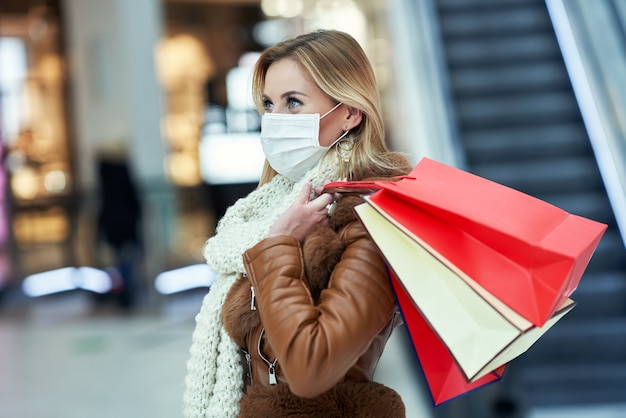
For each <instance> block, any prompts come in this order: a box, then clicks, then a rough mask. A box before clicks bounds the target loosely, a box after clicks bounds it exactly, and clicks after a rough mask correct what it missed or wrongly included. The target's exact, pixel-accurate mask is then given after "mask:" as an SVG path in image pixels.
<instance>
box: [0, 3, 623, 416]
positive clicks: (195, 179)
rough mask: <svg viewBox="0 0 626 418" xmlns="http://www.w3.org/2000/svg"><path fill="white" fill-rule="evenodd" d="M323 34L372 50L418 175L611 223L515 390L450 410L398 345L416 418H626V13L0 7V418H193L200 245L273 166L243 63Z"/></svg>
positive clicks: (517, 375) (503, 387) (397, 361)
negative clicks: (450, 169) (446, 173)
mask: <svg viewBox="0 0 626 418" xmlns="http://www.w3.org/2000/svg"><path fill="white" fill-rule="evenodd" d="M316 28H334V29H339V30H343V31H346V32H349V33H351V34H352V35H353V36H355V38H357V39H358V40H359V42H360V43H361V44H362V46H363V47H364V49H365V50H366V51H367V53H368V55H369V57H370V59H371V61H372V63H373V65H374V68H375V71H376V74H377V78H378V81H379V84H380V90H381V97H382V102H383V111H384V116H385V119H386V126H387V130H388V141H389V144H390V147H391V148H393V149H395V150H400V151H404V152H406V153H408V155H409V157H410V159H411V160H412V162H413V163H416V162H417V161H418V160H419V159H420V158H421V157H423V156H428V157H430V158H433V159H436V160H439V161H442V162H445V163H448V164H451V165H455V166H457V167H461V168H463V169H466V170H468V171H471V172H473V173H476V174H478V175H480V176H483V177H486V178H489V179H491V180H494V181H497V182H499V183H503V184H505V185H508V186H510V187H514V188H516V189H518V190H521V191H523V192H525V193H528V194H531V195H533V196H536V197H539V198H541V199H544V200H546V201H548V202H550V203H553V204H555V205H557V206H559V207H561V208H563V209H565V210H568V211H570V212H572V213H575V214H578V215H582V216H586V217H589V218H592V219H594V220H597V221H600V222H604V223H606V224H608V225H609V229H608V231H607V233H606V234H605V236H604V238H603V239H602V241H601V243H600V245H599V247H598V249H597V251H596V253H595V255H594V257H593V258H592V260H591V263H590V265H589V268H588V270H587V271H586V273H585V275H584V276H583V278H582V280H581V283H580V286H579V288H578V289H577V291H576V292H575V293H574V296H573V298H574V299H575V300H576V301H577V302H578V306H577V307H576V308H575V309H574V310H573V311H572V312H571V313H570V314H568V315H567V316H566V317H565V318H564V319H563V320H561V321H560V322H559V323H558V324H557V325H556V326H555V327H554V328H553V329H551V330H550V332H548V333H547V334H546V335H545V336H544V337H542V338H541V339H540V340H539V341H538V342H537V343H536V344H535V345H534V346H533V347H532V348H531V349H530V350H529V351H528V352H527V353H525V354H524V355H522V356H521V357H520V358H518V359H516V360H515V361H514V362H512V364H511V365H510V367H509V369H508V371H507V374H506V375H505V378H504V380H503V381H501V382H499V383H496V384H493V385H490V386H489V387H486V388H483V389H480V390H478V391H476V392H473V393H471V394H470V395H468V396H465V397H463V398H461V399H458V400H455V401H453V402H451V403H448V404H446V405H443V406H441V407H439V408H437V409H433V408H432V406H431V403H430V399H429V394H428V391H427V389H425V386H424V384H423V380H422V377H421V374H420V371H419V368H418V366H417V364H416V360H415V358H414V356H413V354H412V352H411V347H410V344H409V343H408V342H407V340H406V336H405V335H404V334H403V331H402V330H400V331H399V332H397V333H396V335H397V336H395V337H394V339H393V340H392V344H390V348H389V350H388V351H387V352H386V354H385V356H384V358H383V360H382V361H381V372H380V375H379V378H380V379H381V380H383V381H385V382H386V383H387V384H389V385H390V386H393V387H395V388H396V389H397V390H398V391H400V392H401V393H402V395H403V397H404V398H405V401H406V403H407V407H408V417H445V418H462V417H481V418H489V417H532V418H557V417H558V418H560V417H593V418H613V417H626V250H625V247H624V242H625V237H626V77H625V74H626V1H623V0H596V1H593V2H590V1H585V0H546V1H544V0H110V1H100V0H2V1H1V3H0V111H1V119H0V122H1V123H0V140H1V144H2V147H1V148H0V158H1V160H2V169H1V170H0V417H7V418H18V417H23V418H35V417H37V418H38V417H85V416H89V417H116V418H117V417H177V416H180V415H181V414H180V410H181V408H180V402H181V397H182V390H183V379H184V374H185V361H186V359H187V355H188V354H187V353H188V349H189V345H190V343H191V333H192V331H193V327H194V316H195V314H196V313H197V312H198V310H199V307H200V304H201V301H202V297H203V296H204V295H205V294H206V292H207V291H209V289H210V285H211V281H212V272H211V271H210V270H209V268H208V267H207V266H206V265H204V262H203V261H204V260H203V257H202V250H203V245H204V242H205V241H206V239H207V238H208V237H210V236H211V235H212V233H213V230H214V227H215V225H216V222H217V220H218V219H219V218H220V217H221V216H222V215H223V213H224V210H225V208H226V207H228V206H229V205H230V204H231V203H233V202H234V201H235V200H236V199H237V198H239V197H241V196H244V195H245V194H247V193H248V192H249V191H251V190H252V189H253V188H254V187H255V185H256V182H257V181H258V177H259V174H260V169H261V165H262V163H263V156H262V151H261V149H260V145H259V141H258V133H259V127H260V117H259V115H258V114H257V113H256V112H255V111H254V110H253V108H252V103H251V98H250V91H249V71H250V68H251V66H252V65H254V62H255V60H256V57H257V56H258V54H259V53H260V51H262V50H263V49H264V48H265V47H267V46H270V45H272V44H274V43H276V42H277V41H280V40H281V39H283V38H285V37H288V36H293V35H297V34H299V33H302V32H306V31H309V30H312V29H316ZM407 364H408V365H409V366H410V367H408V368H407V367H405V366H406V365H407ZM403 365H404V366H403ZM398 371H405V373H404V376H403V373H399V372H398Z"/></svg>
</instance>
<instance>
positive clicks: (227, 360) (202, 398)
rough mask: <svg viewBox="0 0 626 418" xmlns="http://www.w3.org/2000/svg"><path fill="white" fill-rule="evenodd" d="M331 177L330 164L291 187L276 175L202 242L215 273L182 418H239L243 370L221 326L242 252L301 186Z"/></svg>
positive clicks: (235, 207) (196, 338) (189, 372)
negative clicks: (205, 241) (227, 296)
mask: <svg viewBox="0 0 626 418" xmlns="http://www.w3.org/2000/svg"><path fill="white" fill-rule="evenodd" d="M335 171H336V165H335V164H332V163H321V164H320V165H319V166H318V167H316V168H314V169H312V170H311V171H309V172H308V173H307V174H305V176H304V177H303V179H302V180H300V181H298V182H297V183H294V182H292V181H291V180H289V179H287V178H286V177H283V176H281V175H277V176H276V177H274V179H273V180H272V181H271V182H269V183H267V184H265V185H263V186H262V187H260V188H259V189H257V190H255V191H253V192H252V193H250V194H249V195H248V196H247V197H245V198H242V199H240V200H238V201H237V202H236V203H235V204H234V205H233V206H231V207H230V208H229V209H228V210H227V211H226V213H225V215H224V217H223V218H222V219H221V220H220V221H219V223H218V226H217V229H216V234H215V236H213V237H212V238H210V239H209V240H208V241H207V244H206V247H205V250H204V256H205V257H206V260H207V263H208V264H209V265H210V266H211V267H212V268H213V269H214V270H215V271H216V272H217V277H216V279H215V281H214V282H213V284H212V286H211V289H210V290H209V293H208V294H207V295H206V296H205V298H204V300H203V302H202V307H201V309H200V312H199V313H198V315H197V316H196V328H195V331H194V333H193V336H192V344H191V349H190V359H189V360H188V362H187V377H186V378H185V385H186V387H185V393H184V396H183V412H184V416H185V417H187V418H192V417H193V418H196V417H202V418H206V417H211V418H213V417H216V418H217V417H219V418H228V417H233V418H234V417H237V416H238V415H239V401H240V399H241V396H242V390H243V380H242V375H243V374H242V373H243V370H242V368H241V364H240V353H239V348H238V347H237V345H236V344H235V343H234V342H233V341H232V339H231V338H230V337H229V336H228V334H227V333H226V331H225V330H224V327H223V324H222V305H223V303H224V299H225V297H226V294H227V293H228V290H229V289H230V287H231V286H232V285H233V283H234V282H235V280H236V279H237V277H238V275H239V274H240V273H243V272H244V271H245V270H244V266H243V258H242V254H243V252H244V251H245V250H247V249H248V248H251V247H252V246H254V245H255V244H256V243H257V242H259V241H260V240H262V239H263V238H264V237H265V236H266V235H267V232H268V231H269V229H270V227H271V226H272V225H273V223H274V222H275V221H276V219H277V218H278V216H279V215H280V214H281V213H283V212H284V211H285V210H286V209H287V208H288V207H289V206H290V205H291V204H292V203H293V202H294V201H295V199H296V197H297V196H298V195H299V194H300V191H301V190H302V187H303V186H304V185H305V184H306V183H312V184H313V187H319V186H322V185H323V184H324V182H325V181H330V180H336V172H335Z"/></svg>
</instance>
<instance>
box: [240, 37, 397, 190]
mask: <svg viewBox="0 0 626 418" xmlns="http://www.w3.org/2000/svg"><path fill="white" fill-rule="evenodd" d="M286 58H289V59H292V60H294V61H296V62H297V63H298V64H299V65H300V67H301V68H302V70H303V71H304V72H305V73H306V74H308V75H309V77H310V78H311V80H312V81H313V82H314V83H315V84H316V85H317V86H318V87H319V88H320V89H321V90H322V91H323V92H324V93H326V94H327V95H328V96H329V97H330V98H331V99H332V100H334V101H335V102H341V103H344V104H346V105H348V106H352V107H354V108H356V109H360V110H361V112H362V114H363V117H362V120H361V123H360V124H359V125H358V126H357V127H355V128H354V129H352V131H351V132H350V134H349V136H348V138H350V139H352V141H353V142H354V146H353V148H352V153H351V157H350V162H349V164H350V167H349V169H348V170H346V167H345V165H344V164H343V163H341V164H340V160H339V157H338V156H336V153H335V152H334V149H331V150H330V151H329V152H328V153H327V154H326V156H325V158H328V157H331V156H333V155H335V156H336V158H338V177H339V178H347V177H349V173H351V174H352V179H354V180H360V179H362V178H363V177H364V175H365V173H372V172H378V171H393V169H394V168H396V169H397V166H396V164H394V162H396V163H397V157H396V158H395V159H394V158H393V157H394V154H395V153H390V152H389V150H388V149H387V146H386V144H385V131H384V125H383V119H382V115H381V112H380V99H379V95H378V85H377V83H376V78H375V76H374V71H373V69H372V66H371V64H370V62H369V60H368V58H367V56H366V55H365V51H363V49H362V48H361V46H360V45H359V43H358V42H357V41H356V40H355V39H354V38H353V37H352V36H350V35H348V34H347V33H344V32H340V31H336V30H319V31H315V32H310V33H307V34H304V35H299V36H297V37H295V38H292V39H288V40H285V41H282V42H279V43H278V44H276V45H274V46H272V47H270V48H268V49H266V50H265V51H264V52H263V53H262V54H261V56H260V57H259V59H258V61H257V63H256V65H255V67H254V71H253V74H252V95H253V99H254V103H255V105H256V107H257V110H258V111H259V112H261V113H263V112H264V109H263V91H264V88H265V75H266V74H267V70H268V68H269V67H270V65H272V63H274V62H276V61H279V60H282V59H286ZM275 175H276V172H275V171H274V170H273V169H272V168H271V166H270V165H269V164H268V162H267V161H266V162H265V167H264V169H263V173H262V175H261V181H260V183H259V184H264V183H266V182H268V181H270V180H271V179H272V178H273V177H274V176H275Z"/></svg>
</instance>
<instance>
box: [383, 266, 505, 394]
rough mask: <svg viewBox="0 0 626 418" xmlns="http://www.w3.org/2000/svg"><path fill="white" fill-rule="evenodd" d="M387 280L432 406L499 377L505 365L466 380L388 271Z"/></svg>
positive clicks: (442, 344)
mask: <svg viewBox="0 0 626 418" xmlns="http://www.w3.org/2000/svg"><path fill="white" fill-rule="evenodd" d="M390 279H391V284H392V286H393V289H394V292H395V294H396V299H397V301H398V305H399V306H400V310H401V312H402V317H403V318H404V323H405V326H406V327H407V331H408V332H409V336H410V339H411V342H412V344H413V348H414V349H415V353H416V354H417V358H418V360H419V363H420V366H421V368H422V371H423V373H424V378H425V379H426V383H427V386H428V389H429V392H430V395H431V399H432V401H433V403H434V404H435V406H439V405H441V404H442V403H444V402H447V401H450V400H453V399H455V398H457V397H459V396H462V395H465V394H467V393H469V392H471V391H473V390H476V389H478V388H481V387H483V386H485V385H487V384H490V383H494V382H498V381H500V380H501V379H502V376H503V374H504V370H505V368H506V365H502V366H500V367H498V368H497V369H495V370H493V371H492V372H490V373H488V374H487V375H485V376H483V377H481V378H480V379H478V380H475V381H473V382H470V381H468V380H467V379H466V377H465V375H464V373H463V371H462V370H461V369H460V368H459V366H458V364H457V363H456V362H455V360H454V358H453V356H452V355H451V354H450V352H449V351H448V349H447V347H446V345H445V344H444V343H443V342H442V341H441V340H440V339H439V337H438V336H437V333H436V332H435V331H433V329H432V328H431V327H430V325H429V324H428V322H427V321H426V320H425V319H424V317H423V316H422V315H421V314H420V312H419V310H418V309H417V308H416V307H415V305H414V304H413V302H412V300H411V298H410V297H409V295H408V294H407V293H406V291H405V290H404V289H403V287H402V285H401V284H400V283H399V281H398V279H397V277H396V276H395V274H394V273H393V272H390Z"/></svg>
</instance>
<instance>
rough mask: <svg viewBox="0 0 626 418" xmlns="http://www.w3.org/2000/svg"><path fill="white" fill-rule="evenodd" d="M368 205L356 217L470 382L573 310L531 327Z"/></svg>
mask: <svg viewBox="0 0 626 418" xmlns="http://www.w3.org/2000/svg"><path fill="white" fill-rule="evenodd" d="M366 201H367V203H364V204H361V205H357V206H355V211H356V213H357V215H358V216H359V218H360V219H361V221H362V222H363V225H364V226H365V228H366V229H367V232H368V233H369V235H370V237H371V238H372V240H373V241H374V243H375V244H376V246H377V247H378V249H379V251H380V253H381V255H382V256H383V257H384V258H385V260H386V262H387V265H388V266H389V267H390V268H391V269H392V270H393V272H394V276H395V277H396V279H397V282H398V283H399V284H400V286H401V287H402V290H403V291H404V292H406V294H407V295H408V297H409V299H410V302H411V304H412V305H413V308H412V309H417V310H419V313H420V315H421V316H422V317H423V319H424V320H426V321H427V322H428V324H429V325H430V327H431V328H432V329H433V330H434V331H435V332H436V333H437V336H438V338H439V339H440V340H441V341H442V342H443V343H444V344H445V345H446V347H447V348H448V350H449V352H450V354H451V355H452V356H453V357H454V360H455V361H456V363H457V364H458V365H459V367H460V368H461V370H462V371H463V373H464V375H465V378H466V379H467V380H468V381H471V382H473V381H475V380H478V379H480V378H481V377H483V376H485V375H486V374H489V373H490V372H492V371H493V370H495V369H497V368H498V367H500V366H502V365H504V364H506V363H508V362H510V361H511V360H513V359H514V358H516V357H517V356H519V355H521V354H522V353H524V352H525V351H526V350H528V348H530V346H531V345H532V344H534V343H535V342H536V341H537V340H538V339H539V338H540V337H541V336H542V335H543V334H544V333H545V332H546V331H548V330H549V329H550V327H552V326H553V325H554V324H555V323H556V322H557V321H559V320H560V319H561V318H562V317H563V316H564V315H565V314H566V313H567V312H569V311H570V310H571V309H572V308H573V307H574V305H575V303H574V302H573V301H572V300H571V299H567V300H566V302H565V303H564V304H563V305H562V306H561V307H560V309H559V310H558V311H557V312H556V313H555V314H554V315H553V316H552V317H551V318H550V320H549V321H547V322H546V323H545V324H544V325H543V326H541V327H537V326H535V325H533V324H532V323H531V322H530V321H528V320H526V319H524V318H523V317H521V316H520V315H519V314H517V313H516V312H515V311H513V310H512V309H510V308H509V307H507V306H506V305H505V304H504V303H502V302H501V301H500V300H498V299H497V298H496V297H494V295H492V294H491V293H489V292H488V291H487V290H485V289H484V288H483V287H482V286H480V285H479V284H478V283H476V282H474V281H473V280H472V279H471V278H470V277H468V276H467V275H465V273H463V272H462V271H461V270H459V269H458V268H456V267H455V266H454V265H452V264H450V263H449V262H447V260H445V259H442V258H441V256H439V255H438V254H437V253H436V252H434V251H433V250H432V248H430V247H429V246H428V245H427V244H425V243H424V242H423V241H422V239H421V238H420V237H419V236H418V235H416V234H412V233H411V232H410V231H408V230H407V229H404V228H402V226H398V225H396V224H394V223H393V222H391V221H389V219H388V218H387V217H385V216H384V215H382V214H381V212H383V211H382V209H380V208H379V207H377V206H376V205H374V204H373V203H372V202H371V201H370V200H366ZM407 309H408V308H407Z"/></svg>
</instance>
